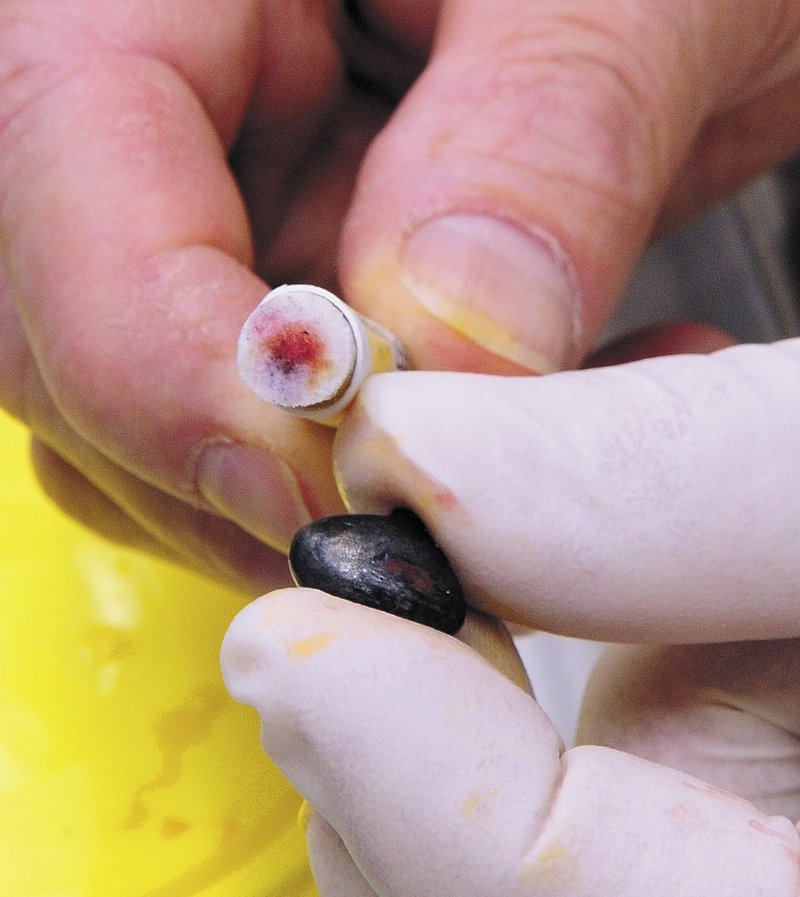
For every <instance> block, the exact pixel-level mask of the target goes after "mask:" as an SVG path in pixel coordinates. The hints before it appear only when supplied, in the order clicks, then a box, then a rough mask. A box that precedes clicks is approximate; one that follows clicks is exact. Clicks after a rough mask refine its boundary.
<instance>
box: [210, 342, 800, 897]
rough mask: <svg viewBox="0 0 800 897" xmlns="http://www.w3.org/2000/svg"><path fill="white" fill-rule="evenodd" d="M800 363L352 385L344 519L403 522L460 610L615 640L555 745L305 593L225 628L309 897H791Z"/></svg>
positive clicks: (383, 618)
mask: <svg viewBox="0 0 800 897" xmlns="http://www.w3.org/2000/svg"><path fill="white" fill-rule="evenodd" d="M798 362H800V342H798V341H791V342H785V343H783V344H779V345H776V346H774V347H759V346H740V347H734V348H729V349H725V350H722V351H720V352H717V353H715V354H712V355H709V356H678V357H674V358H667V357H664V358H657V359H652V360H646V361H640V362H636V363H631V364H628V365H620V366H617V367H609V368H602V369H596V370H588V371H580V372H571V373H562V374H554V375H552V376H549V377H544V378H538V379H537V378H525V379H504V378H496V377H490V376H482V375H468V374H449V373H401V374H386V375H377V376H375V377H372V378H370V380H369V381H368V382H367V384H366V385H365V386H364V388H363V390H362V392H361V396H360V398H359V400H358V403H357V406H356V408H355V410H354V412H353V414H352V416H351V417H350V418H349V420H348V421H347V422H346V423H345V426H344V428H343V430H342V431H340V435H339V441H338V444H337V462H338V473H339V476H340V479H341V482H342V484H343V486H344V488H345V491H346V494H347V498H348V500H349V502H350V504H351V505H352V507H353V509H354V510H357V511H362V512H387V511H388V510H390V509H391V508H393V507H395V506H399V505H402V506H407V507H410V508H412V509H413V510H414V511H416V513H418V514H419V515H420V516H421V517H422V518H423V520H424V521H425V523H426V525H427V526H428V527H429V529H430V530H431V532H432V533H433V535H434V536H435V538H436V539H437V541H438V542H439V544H440V545H441V546H442V548H443V549H444V551H445V553H446V554H447V555H448V557H449V558H450V560H451V562H452V563H453V566H454V568H455V570H456V572H457V573H458V575H459V577H460V579H461V581H462V583H463V585H464V587H465V590H466V593H467V597H468V601H469V602H470V604H471V605H472V606H473V607H475V608H477V609H479V610H480V611H484V612H488V613H489V614H492V615H495V616H497V617H504V618H506V619H510V620H516V621H519V622H523V623H526V624H528V625H531V626H534V627H540V628H544V629H548V630H552V631H555V632H561V633H564V634H569V635H573V636H586V637H591V638H599V639H603V640H608V641H613V642H619V643H629V644H628V645H620V646H619V647H615V648H614V649H612V651H611V652H610V654H609V655H608V656H607V657H606V658H605V659H604V661H603V662H602V663H601V665H600V667H599V673H598V675H597V676H596V677H595V680H594V681H593V682H592V683H591V685H590V688H589V693H588V697H587V702H586V708H585V712H584V716H583V720H582V723H581V731H580V740H581V742H582V745H581V746H578V747H576V748H573V749H571V750H569V751H567V752H566V753H563V754H562V752H561V745H560V742H559V739H558V737H557V735H556V733H555V731H554V730H553V728H552V726H551V725H550V724H549V722H548V721H547V719H546V717H545V716H544V714H543V713H542V711H541V710H540V709H539V708H538V706H537V705H536V703H535V702H534V700H533V699H532V698H531V697H530V696H529V695H528V694H526V693H525V691H524V690H523V689H521V688H520V687H519V686H518V685H514V684H512V683H511V682H510V681H509V679H508V678H507V676H505V675H503V674H501V673H499V672H497V671H496V670H495V669H494V668H493V667H492V666H491V665H489V664H487V663H486V662H485V660H483V659H482V657H481V656H480V654H479V653H478V652H477V651H475V650H473V649H472V648H469V647H466V646H465V645H463V644H462V643H461V642H459V641H458V640H457V639H453V638H451V637H448V636H444V635H442V634H440V633H436V632H433V631H431V630H428V629H425V628H424V627H420V626H418V625H416V624H411V623H408V622H405V621H402V620H398V619H395V618H393V617H390V616H388V615H385V614H382V613H381V612H379V611H374V610H370V609H366V608H361V607H357V606H353V605H350V604H348V603H346V602H343V601H341V600H339V599H333V598H331V597H329V596H326V595H324V594H322V593H319V592H312V591H308V590H288V591H283V592H279V593H275V594H273V595H271V596H268V597H266V598H264V599H261V600H259V601H258V602H256V603H255V604H253V605H251V606H249V607H248V608H246V609H245V610H244V611H242V612H241V614H240V615H239V616H238V617H237V619H236V620H235V621H234V623H233V625H232V627H231V629H230V630H229V632H228V635H227V636H226V640H225V644H224V648H223V670H224V674H225V678H226V681H227V684H228V687H229V689H230V690H231V692H232V693H233V695H234V696H235V697H237V698H238V699H239V700H242V701H245V702H247V703H251V704H253V705H254V706H255V707H256V708H257V709H258V711H259V713H260V715H261V718H262V722H263V741H264V745H265V747H266V749H267V751H268V752H269V753H270V755H271V756H272V757H273V758H274V759H275V760H276V761H277V763H278V764H279V765H280V766H281V768H282V769H283V770H284V772H285V773H286V774H287V775H288V776H289V778H290V779H291V780H292V781H293V782H294V783H295V784H296V785H297V786H298V788H299V789H300V790H301V791H302V792H303V793H304V794H305V795H306V796H307V797H308V799H309V800H310V802H311V804H312V805H313V807H315V808H316V810H315V811H314V812H312V814H311V817H310V821H309V829H308V833H309V843H310V847H311V853H312V859H313V864H314V868H315V872H316V875H317V877H318V880H319V882H320V887H321V890H322V893H323V894H324V895H325V897H343V895H349V897H354V895H358V897H362V895H363V897H367V895H369V897H373V895H378V897H389V895H391V897H426V895H431V897H432V895H437V897H445V895H446V897H488V895H491V897H506V895H519V897H523V895H531V897H533V895H536V897H545V895H546V897H554V895H559V897H641V895H642V894H651V895H653V897H701V895H702V897H706V895H709V894H713V895H715V897H762V895H763V897H767V895H769V897H797V894H798V893H800V838H798V833H797V831H796V829H795V827H794V825H793V820H795V819H797V818H798V816H800V777H798V773H797V770H798V768H799V767H800V764H798V760H800V742H799V741H798V729H799V728H800V716H799V715H798V711H797V708H798V706H800V703H799V702H798V682H800V676H798V667H799V666H800V652H798V644H800V643H798V642H797V640H796V639H797V637H798V635H800V623H798V617H797V613H796V606H797V586H796V576H795V566H796V559H797V557H798V554H799V553H800V529H799V528H798V526H797V518H798V513H797V512H798V499H797V496H796V495H795V494H794V491H793V486H794V484H796V483H797V476H798V475H797V468H796V464H797V458H798V457H800V430H799V429H798V428H797V426H796V417H797V399H796V396H797V395H798V394H800V392H799V390H800V365H799V364H798ZM470 641H471V642H473V643H475V640H474V638H470ZM634 643H642V645H641V646H637V645H636V644H634ZM504 651H505V649H501V653H502V652H504ZM488 653H489V654H490V655H492V656H496V653H497V652H496V650H493V651H491V652H488ZM533 685H534V690H535V683H533ZM619 749H621V750H619ZM634 755H638V756H634ZM735 795H738V796H735ZM787 817H791V821H790V818H787Z"/></svg>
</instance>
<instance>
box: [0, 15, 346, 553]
mask: <svg viewBox="0 0 800 897" xmlns="http://www.w3.org/2000/svg"><path fill="white" fill-rule="evenodd" d="M200 6H202V5H199V4H194V3H192V4H184V5H182V7H181V8H180V9H179V10H178V11H177V12H176V14H175V15H176V20H175V22H173V23H172V30H169V29H166V30H165V25H168V24H170V23H169V22H167V23H165V22H163V21H159V22H157V23H155V24H153V29H154V34H151V35H148V36H147V39H145V36H143V33H142V32H143V31H144V30H145V29H143V28H142V29H140V30H139V32H137V33H134V34H126V33H125V32H124V28H123V25H124V19H125V13H124V9H125V8H119V9H118V8H116V7H115V8H114V9H113V10H112V9H105V10H101V9H99V10H95V12H96V13H97V15H98V16H99V15H102V16H103V17H104V18H105V19H106V20H107V21H106V25H107V26H108V30H107V31H106V32H105V33H104V35H103V37H102V38H100V37H98V34H97V32H96V29H95V30H93V29H91V28H90V27H89V26H88V24H87V20H88V13H87V14H86V17H85V18H86V20H84V13H86V10H81V11H80V12H79V13H76V14H75V16H67V15H66V13H62V15H61V16H60V17H59V16H58V15H57V14H56V12H53V14H52V15H53V19H54V22H48V23H47V26H46V27H45V28H44V29H43V30H42V31H41V32H40V33H39V34H40V37H39V39H40V40H41V43H42V48H43V49H42V48H37V49H36V50H31V49H30V48H31V46H32V44H31V43H30V41H31V40H32V38H31V36H30V35H26V34H25V33H24V28H22V27H21V26H19V24H18V23H17V22H13V21H12V22H11V24H10V25H9V29H8V32H7V39H8V42H9V45H10V51H13V52H12V58H14V59H16V60H17V61H18V63H19V68H20V73H19V74H18V75H17V76H16V77H15V78H10V79H8V80H7V81H6V83H5V90H4V93H3V95H2V97H0V101H2V104H3V108H4V109H5V111H6V113H7V121H6V123H5V128H4V130H3V132H2V144H1V145H0V156H1V157H2V159H3V164H2V168H1V169H0V195H2V206H0V228H1V229H2V233H3V242H4V260H5V264H6V267H7V269H8V272H9V280H10V283H11V292H12V294H13V297H14V300H15V302H16V305H17V308H18V311H19V315H20V318H21V320H22V322H23V325H24V328H25V331H26V334H27V338H28V340H29V343H30V346H31V348H32V351H33V353H34V356H35V360H36V365H37V366H38V368H39V370H40V372H41V374H42V377H43V379H44V381H45V383H46V385H47V388H48V390H49V392H50V395H51V396H52V397H53V399H54V401H55V404H56V406H57V408H58V409H59V411H60V413H61V414H62V415H63V416H64V417H65V418H67V420H68V421H69V423H70V424H71V426H72V427H73V429H74V430H76V431H77V432H78V433H79V434H80V435H81V436H82V437H83V438H84V439H86V440H87V441H88V442H90V443H91V444H92V445H94V446H95V447H96V448H98V449H99V450H100V451H101V452H103V453H104V454H105V455H106V456H108V457H109V458H111V459H112V460H113V461H114V462H116V463H117V464H119V465H121V466H123V467H124V468H125V469H127V470H128V471H131V472H132V473H134V474H136V475H137V476H139V477H141V478H142V479H144V480H146V481H147V482H149V483H151V484H152V485H155V486H157V487H158V488H160V489H163V490H164V491H167V492H169V493H170V494H172V495H176V496H178V497H180V498H182V499H185V500H187V501H190V502H192V503H194V504H196V505H199V506H201V507H207V508H214V507H216V506H217V505H218V504H219V502H220V501H222V499H223V498H227V497H229V493H230V492H231V491H236V489H237V488H238V490H239V491H240V492H241V491H248V490H243V487H242V485H241V482H240V483H239V484H238V486H237V482H236V478H237V476H238V477H239V479H240V480H242V481H245V482H246V483H248V484H252V483H253V482H256V483H258V482H267V483H273V484H274V485H275V488H276V489H278V490H280V488H281V484H282V482H283V494H281V495H278V496H277V497H275V498H274V500H275V501H278V502H279V503H281V504H282V505H286V506H290V505H292V503H293V502H294V503H298V502H299V503H300V504H302V505H303V507H302V508H300V509H298V512H297V517H298V520H301V521H302V520H307V519H308V513H309V510H310V511H311V513H312V514H313V513H318V512H319V511H320V509H321V508H325V507H327V508H330V509H336V508H338V507H339V506H340V505H339V501H338V499H337V497H336V493H335V488H334V486H333V483H332V480H331V477H330V475H329V473H328V468H329V436H328V435H327V434H324V433H317V432H316V431H315V430H314V429H313V428H311V427H308V426H306V425H300V424H298V423H296V422H294V421H289V420H287V419H286V418H285V416H284V415H283V414H280V413H278V412H274V411H273V410H272V409H269V408H267V407H266V406H264V405H263V404H261V403H259V402H257V401H256V400H255V399H254V398H253V397H251V396H250V395H249V393H248V391H247V390H246V388H245V387H244V386H243V385H242V384H241V382H240V380H239V378H238V374H237V372H236V368H235V346H236V336H237V333H238V329H239V327H240V326H241V323H242V321H243V319H244V318H245V317H246V314H247V312H248V311H249V309H250V308H252V306H253V305H254V304H255V303H256V302H257V301H258V299H259V298H260V297H261V295H263V293H264V292H265V291H266V285H265V284H264V283H263V282H262V281H261V280H260V278H258V277H256V276H255V274H254V273H253V272H252V271H251V270H250V267H249V265H250V261H251V258H250V257H251V246H250V233H249V225H248V219H247V215H246V212H245V208H244V206H243V203H242V200H241V197H240V195H239V191H238V187H237V184H236V182H235V179H234V177H233V175H232V174H231V171H230V169H229V167H228V164H227V157H226V154H227V150H228V144H229V142H230V140H231V139H232V136H233V133H234V129H235V127H236V126H238V124H239V123H240V120H241V116H242V114H243V110H244V107H245V104H246V102H247V97H248V91H249V89H250V86H251V84H252V78H253V70H254V66H255V64H256V49H257V40H256V39H255V38H254V37H253V35H252V34H251V33H250V32H251V31H253V30H254V29H258V28H259V27H260V26H261V21H260V18H259V17H258V15H253V14H252V7H251V5H249V4H242V5H241V7H240V8H239V7H236V8H234V9H231V10H229V13H227V14H226V16H227V18H226V16H222V15H221V14H216V15H215V14H213V13H212V12H205V13H202V14H201V12H202V11H201V10H200ZM189 12H193V13H195V14H197V15H200V22H201V23H202V24H204V25H207V26H208V28H209V34H210V36H211V37H214V38H215V39H216V44H215V46H214V51H215V53H216V54H217V55H209V56H208V57H207V59H209V60H213V62H208V63H206V62H204V54H206V53H210V49H211V48H210V47H209V46H208V45H207V44H206V43H205V42H204V41H200V42H199V44H198V45H197V46H195V45H194V44H193V41H194V36H196V35H195V31H197V33H198V34H199V33H200V29H196V28H195V18H196V17H191V16H189V15H188V13H189ZM142 18H143V19H146V18H147V17H146V16H143V17H142ZM12 19H13V17H12ZM60 19H63V20H64V21H61V20H60ZM78 20H79V21H78ZM212 20H213V21H212ZM76 22H77V24H76ZM121 23H122V24H121ZM151 24H152V23H151ZM12 26H13V27H12ZM248 29H249V30H248ZM165 35H168V36H169V40H167V39H166V37H165ZM170 42H171V43H172V44H176V45H181V46H182V47H183V49H184V50H186V48H187V47H188V48H189V50H186V57H187V58H185V59H181V60H178V59H176V58H175V57H177V56H179V55H180V54H179V53H178V52H177V51H174V48H172V49H173V54H172V57H170V55H169V54H168V53H167V52H165V51H164V52H162V51H163V50H164V45H165V44H170ZM190 51H191V52H190ZM48 54H49V56H48ZM179 63H183V67H181V65H180V64H179ZM26 64H27V68H26V67H25V65H26ZM204 66H207V71H204ZM198 72H200V73H202V77H201V76H200V75H199V74H198ZM20 97H22V98H23V99H24V102H21V101H20V102H18V104H17V106H16V107H15V106H14V105H13V103H14V100H15V99H16V100H19V99H20ZM243 471H246V473H243ZM249 491H250V492H252V491H253V490H252V489H251V490H249ZM268 491H269V490H267V489H264V490H263V492H262V494H263V495H266V493H267V492H268ZM220 492H222V493H223V495H222V497H221V496H220V494H219V493H220ZM272 500H273V498H271V497H270V498H269V499H268V500H267V499H266V498H265V499H264V500H262V505H263V504H266V507H262V508H261V511H262V514H263V519H264V520H268V517H269V501H272ZM219 509H220V510H222V511H223V512H226V513H227V512H229V511H231V503H230V502H229V503H228V504H227V505H226V504H225V503H223V504H222V505H221V506H220V508H219ZM251 517H253V518H255V519H256V520H258V519H259V515H258V514H256V513H253V514H252V515H251ZM262 527H263V529H265V530H266V529H268V524H262ZM261 534H262V533H259V535H261ZM264 534H265V535H269V534H268V533H264ZM288 535H290V534H288V533H284V532H281V533H277V534H272V536H273V538H272V539H271V541H272V542H273V544H278V545H281V546H283V545H284V544H285V541H286V539H287V538H288Z"/></svg>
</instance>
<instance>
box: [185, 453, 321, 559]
mask: <svg viewBox="0 0 800 897" xmlns="http://www.w3.org/2000/svg"><path fill="white" fill-rule="evenodd" d="M197 488H198V490H199V491H200V494H201V495H202V496H203V498H204V499H205V500H206V501H207V502H208V503H209V505H211V507H212V508H214V510H215V511H218V512H219V513H221V514H224V515H225V516H226V517H228V518H229V519H231V520H233V521H234V522H235V523H237V524H238V525H239V526H241V527H242V529H244V530H246V531H247V532H249V533H251V534H252V535H254V536H257V537H258V538H260V539H263V540H264V541H265V542H266V543H267V544H269V545H271V546H272V547H273V548H276V549H278V550H279V551H284V552H286V551H288V549H289V544H290V542H291V541H292V538H293V537H294V535H295V533H296V532H297V531H298V530H299V529H300V528H302V527H304V526H306V525H307V524H309V523H310V522H311V520H312V516H311V514H310V513H309V510H308V508H307V507H306V504H305V502H304V501H303V496H302V493H301V490H300V486H299V484H298V482H297V478H296V477H295V475H294V474H293V472H292V469H291V468H290V467H289V465H288V464H287V463H286V462H285V461H283V460H282V459H281V458H279V457H278V456H277V455H275V454H272V453H270V452H269V451H268V450H267V449H263V450H260V449H256V448H253V447H252V446H249V445H243V444H241V443H229V442H212V443H210V444H209V445H208V446H207V447H206V448H205V449H204V450H203V452H202V454H201V455H200V459H199V462H198V465H197Z"/></svg>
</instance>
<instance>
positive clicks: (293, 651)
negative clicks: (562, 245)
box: [286, 632, 338, 661]
mask: <svg viewBox="0 0 800 897" xmlns="http://www.w3.org/2000/svg"><path fill="white" fill-rule="evenodd" d="M337 639H338V636H337V635H336V633H335V632H318V633H317V634H316V635H309V636H308V637H307V638H303V639H298V640H297V641H293V642H289V643H288V644H287V646H286V647H287V654H288V655H289V657H290V659H291V660H295V661H303V660H308V658H309V657H313V656H314V655H315V654H318V653H319V652H320V651H322V650H323V649H324V648H327V647H328V645H330V644H331V643H333V642H335V641H336V640H337Z"/></svg>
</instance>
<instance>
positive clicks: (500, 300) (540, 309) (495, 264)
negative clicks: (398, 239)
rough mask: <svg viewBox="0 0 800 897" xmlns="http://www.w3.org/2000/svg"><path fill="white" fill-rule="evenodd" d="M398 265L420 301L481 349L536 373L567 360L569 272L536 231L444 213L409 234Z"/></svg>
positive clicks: (573, 302) (572, 295) (573, 330)
mask: <svg viewBox="0 0 800 897" xmlns="http://www.w3.org/2000/svg"><path fill="white" fill-rule="evenodd" d="M402 267H403V273H402V275H401V276H402V278H403V282H404V284H405V286H406V288H407V289H409V290H410V291H411V292H412V294H413V295H414V296H415V297H416V299H417V301H418V302H419V303H420V305H422V306H423V308H425V309H426V310H427V311H428V312H430V313H431V314H432V315H434V316H436V317H437V318H439V319H440V320H441V321H442V322H444V323H445V324H447V325H448V326H449V327H451V328H452V329H453V330H455V331H456V332H458V333H460V334H461V335H462V336H465V337H467V338H468V339H469V340H471V341H472V342H474V343H476V344H477V345H479V346H481V347H482V348H483V349H486V350H487V351H489V352H492V353H493V354H495V355H498V356H500V357H501V358H504V359H506V360H508V361H512V362H515V363H516V364H519V365H521V366H522V367H525V368H527V369H529V370H531V371H533V372H536V373H547V372H549V371H553V370H558V369H559V368H563V367H566V366H568V365H569V364H570V363H571V362H572V361H573V359H574V355H575V352H576V343H577V331H578V310H579V303H578V294H577V285H576V280H575V277H574V275H573V274H572V271H571V268H570V265H569V263H568V261H567V259H566V257H565V256H564V254H563V252H561V251H560V249H559V248H558V247H557V246H556V245H555V244H554V243H553V242H552V241H551V240H549V239H548V238H546V237H544V236H543V235H542V236H539V235H534V234H531V233H529V232H526V231H523V230H522V229H521V228H519V227H516V226H515V225H513V224H511V223H509V222H507V221H503V220H501V219H499V218H489V217H484V216H481V215H476V214H453V215H446V216H444V217H441V218H434V219H431V220H430V221H428V222H426V223H425V224H423V225H422V226H421V227H420V228H419V229H418V230H416V231H415V232H414V233H413V234H412V235H411V237H410V238H409V239H408V241H407V243H406V245H405V248H404V253H403V258H402Z"/></svg>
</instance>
